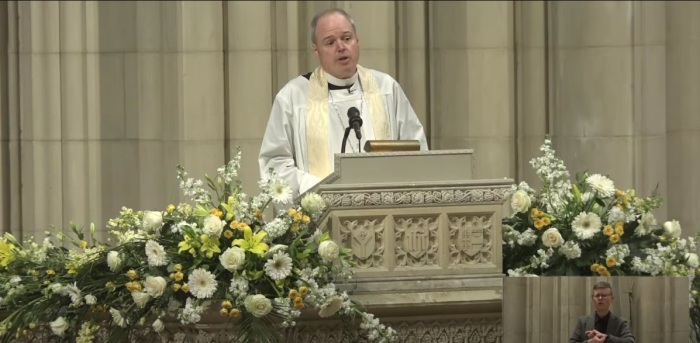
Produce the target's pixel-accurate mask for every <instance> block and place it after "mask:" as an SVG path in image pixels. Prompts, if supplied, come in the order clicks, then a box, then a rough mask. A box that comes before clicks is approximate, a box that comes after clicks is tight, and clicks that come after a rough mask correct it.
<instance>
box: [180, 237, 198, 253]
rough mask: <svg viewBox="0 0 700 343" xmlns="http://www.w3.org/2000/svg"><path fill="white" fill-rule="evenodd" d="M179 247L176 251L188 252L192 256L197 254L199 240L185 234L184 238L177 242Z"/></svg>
mask: <svg viewBox="0 0 700 343" xmlns="http://www.w3.org/2000/svg"><path fill="white" fill-rule="evenodd" d="M177 246H178V247H180V249H179V250H178V251H177V252H178V253H181V252H183V251H187V252H189V253H190V254H191V255H192V256H194V255H196V254H197V248H198V247H199V246H200V244H199V242H197V241H195V240H193V239H192V237H190V236H185V240H184V241H182V242H180V243H178V244H177Z"/></svg>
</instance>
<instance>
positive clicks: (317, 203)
mask: <svg viewBox="0 0 700 343" xmlns="http://www.w3.org/2000/svg"><path fill="white" fill-rule="evenodd" d="M301 207H302V208H303V209H304V210H305V211H306V212H308V213H309V214H311V215H315V214H319V213H321V211H323V210H324V209H325V208H326V202H325V201H324V200H323V198H322V197H321V196H320V195H318V194H316V193H309V194H307V195H306V196H304V198H303V199H301Z"/></svg>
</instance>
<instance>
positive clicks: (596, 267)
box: [591, 263, 600, 273]
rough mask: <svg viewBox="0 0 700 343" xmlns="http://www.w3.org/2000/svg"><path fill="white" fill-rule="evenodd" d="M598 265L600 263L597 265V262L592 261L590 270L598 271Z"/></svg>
mask: <svg viewBox="0 0 700 343" xmlns="http://www.w3.org/2000/svg"><path fill="white" fill-rule="evenodd" d="M598 267H600V265H599V264H598V263H593V264H592V265H591V271H592V272H594V273H595V272H597V271H598Z"/></svg>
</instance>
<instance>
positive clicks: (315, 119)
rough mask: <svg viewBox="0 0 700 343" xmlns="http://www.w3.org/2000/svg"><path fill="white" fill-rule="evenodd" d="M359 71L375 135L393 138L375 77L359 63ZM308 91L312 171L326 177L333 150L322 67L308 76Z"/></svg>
mask: <svg viewBox="0 0 700 343" xmlns="http://www.w3.org/2000/svg"><path fill="white" fill-rule="evenodd" d="M357 70H358V73H359V79H360V84H361V85H362V89H363V91H364V97H365V101H366V103H367V108H368V109H369V114H370V120H371V121H372V127H373V128H374V137H375V139H390V134H389V122H388V117H387V114H386V110H385V107H384V100H383V99H382V94H381V92H380V91H379V85H378V84H377V80H375V79H374V76H372V74H371V72H370V71H369V70H367V69H365V68H363V67H361V66H359V65H358V66H357ZM308 92H309V93H308V100H307V104H306V149H307V154H308V162H309V173H311V174H312V175H314V176H316V177H318V178H321V179H323V178H325V177H326V176H328V175H329V174H330V173H331V165H330V162H331V161H329V158H330V152H329V151H328V149H329V145H330V143H329V141H328V107H329V102H328V99H329V97H328V81H327V80H326V74H325V73H324V72H323V69H321V67H320V66H319V67H318V68H316V70H314V72H313V73H312V74H311V77H310V78H309V91H308ZM360 110H361V109H360ZM338 138H339V139H340V138H341V137H338Z"/></svg>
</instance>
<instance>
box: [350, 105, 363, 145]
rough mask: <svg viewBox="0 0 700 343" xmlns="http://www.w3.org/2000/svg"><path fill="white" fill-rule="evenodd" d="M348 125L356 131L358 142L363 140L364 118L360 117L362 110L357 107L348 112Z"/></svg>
mask: <svg viewBox="0 0 700 343" xmlns="http://www.w3.org/2000/svg"><path fill="white" fill-rule="evenodd" d="M348 123H349V124H350V127H352V128H353V129H354V130H355V136H356V137H357V140H360V139H361V138H362V129H361V128H362V118H361V117H360V110H358V109H357V107H350V109H349V110H348Z"/></svg>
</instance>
